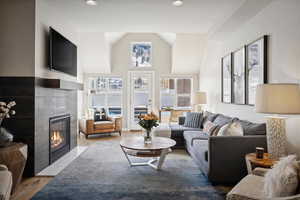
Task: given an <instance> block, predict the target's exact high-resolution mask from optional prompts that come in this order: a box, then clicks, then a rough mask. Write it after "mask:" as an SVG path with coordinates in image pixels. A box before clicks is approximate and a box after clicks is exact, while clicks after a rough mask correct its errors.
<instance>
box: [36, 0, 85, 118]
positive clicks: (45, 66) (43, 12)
mask: <svg viewBox="0 0 300 200" xmlns="http://www.w3.org/2000/svg"><path fill="white" fill-rule="evenodd" d="M49 26H51V27H53V28H54V29H55V30H57V31H58V32H60V33H61V34H62V35H64V36H65V37H66V38H67V39H69V40H70V41H71V42H73V43H74V44H75V45H76V46H77V77H74V76H70V75H68V74H64V73H60V72H55V71H50V70H49V60H48V56H49V51H48V50H49ZM81 53H82V51H81V45H80V42H79V34H78V32H76V30H75V29H74V28H73V27H72V25H70V24H69V23H68V19H67V18H66V17H65V16H64V15H60V13H59V12H56V7H54V6H52V4H51V1H49V0H37V1H36V28H35V76H36V77H42V78H59V79H63V80H69V81H78V82H83V69H82V67H81V63H82V62H81V59H80V58H81ZM82 105H83V92H82V91H79V92H78V116H82V112H83V106H82Z"/></svg>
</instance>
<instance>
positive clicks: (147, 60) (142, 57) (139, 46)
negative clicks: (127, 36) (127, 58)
mask: <svg viewBox="0 0 300 200" xmlns="http://www.w3.org/2000/svg"><path fill="white" fill-rule="evenodd" d="M131 62H132V66H134V67H152V43H151V42H133V43H131Z"/></svg>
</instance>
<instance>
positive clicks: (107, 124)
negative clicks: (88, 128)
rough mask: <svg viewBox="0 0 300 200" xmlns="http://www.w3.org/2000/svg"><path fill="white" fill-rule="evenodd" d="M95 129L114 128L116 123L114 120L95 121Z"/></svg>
mask: <svg viewBox="0 0 300 200" xmlns="http://www.w3.org/2000/svg"><path fill="white" fill-rule="evenodd" d="M94 128H95V129H113V128H114V123H113V122H112V121H99V122H94Z"/></svg>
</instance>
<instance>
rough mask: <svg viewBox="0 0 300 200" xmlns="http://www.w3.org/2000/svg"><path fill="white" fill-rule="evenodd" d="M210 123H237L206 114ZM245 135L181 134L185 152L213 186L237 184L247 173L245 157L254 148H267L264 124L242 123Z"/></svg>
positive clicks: (229, 119) (225, 117)
mask: <svg viewBox="0 0 300 200" xmlns="http://www.w3.org/2000/svg"><path fill="white" fill-rule="evenodd" d="M209 115H210V120H211V119H213V117H215V118H214V120H213V123H216V124H218V125H219V126H223V125H225V124H226V123H228V122H231V121H233V120H234V121H235V120H238V119H237V118H231V117H228V116H224V115H221V114H219V115H217V114H213V113H211V114H209ZM241 124H242V126H243V128H244V131H245V136H208V135H207V134H205V133H203V132H202V131H201V130H198V131H195V130H194V131H192V130H185V131H184V134H183V135H184V139H185V145H186V149H187V151H188V152H189V153H190V155H191V156H192V158H193V160H194V161H195V162H196V164H197V165H198V166H199V168H200V169H201V171H202V172H203V173H204V174H206V175H207V177H208V179H209V180H210V181H211V182H212V183H215V184H218V183H230V184H231V183H236V182H238V181H240V180H241V179H242V178H243V177H244V176H245V175H246V174H247V170H246V164H245V155H246V154H247V153H251V152H254V151H255V147H263V148H265V149H267V144H266V143H267V142H266V135H265V134H266V131H265V124H255V123H251V122H248V121H242V120H241Z"/></svg>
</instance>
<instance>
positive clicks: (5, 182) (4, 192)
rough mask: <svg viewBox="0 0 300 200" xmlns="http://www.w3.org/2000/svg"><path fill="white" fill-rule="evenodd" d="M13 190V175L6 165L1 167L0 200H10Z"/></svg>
mask: <svg viewBox="0 0 300 200" xmlns="http://www.w3.org/2000/svg"><path fill="white" fill-rule="evenodd" d="M11 189H12V174H11V172H10V171H8V169H7V167H6V166H5V165H0V200H9V198H10V193H11Z"/></svg>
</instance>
